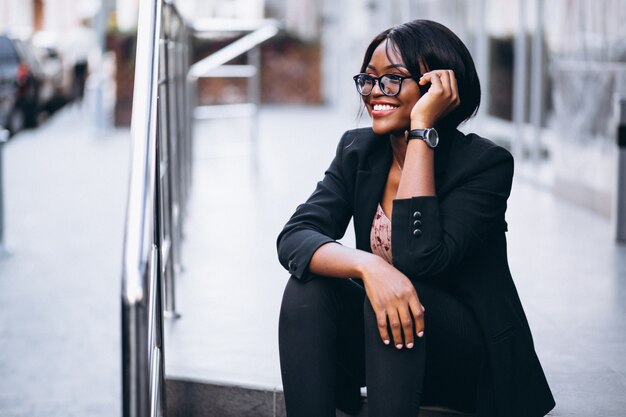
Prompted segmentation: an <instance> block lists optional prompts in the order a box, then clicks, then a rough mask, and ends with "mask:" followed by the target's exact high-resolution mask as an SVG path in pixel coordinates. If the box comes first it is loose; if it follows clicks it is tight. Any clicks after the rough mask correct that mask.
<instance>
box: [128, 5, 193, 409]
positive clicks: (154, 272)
mask: <svg viewBox="0 0 626 417" xmlns="http://www.w3.org/2000/svg"><path fill="white" fill-rule="evenodd" d="M139 16H141V19H139V25H138V34H137V59H136V66H135V87H134V93H133V115H132V122H131V136H132V166H131V177H130V188H129V195H128V207H127V213H126V228H125V236H124V254H123V257H124V259H123V271H122V362H123V363H122V397H123V399H122V403H123V406H122V408H123V415H124V416H125V417H131V416H132V417H145V416H162V415H164V414H165V395H164V389H165V384H164V375H165V372H164V347H163V317H164V315H165V316H167V315H169V316H176V313H175V303H174V275H175V273H176V271H177V270H180V242H181V240H182V217H183V214H184V213H185V211H186V201H187V198H188V194H189V186H190V182H191V162H192V160H191V129H190V125H191V108H192V107H191V104H190V102H189V99H190V90H189V87H188V85H187V73H188V70H189V37H190V35H191V31H190V29H189V25H187V23H186V22H185V21H184V19H183V18H182V17H181V16H180V14H179V13H178V11H177V10H176V7H175V6H174V5H173V4H172V2H171V1H164V0H141V2H140V8H139Z"/></svg>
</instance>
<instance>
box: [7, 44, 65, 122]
mask: <svg viewBox="0 0 626 417" xmlns="http://www.w3.org/2000/svg"><path fill="white" fill-rule="evenodd" d="M54 94H55V87H54V81H53V80H52V79H51V78H48V77H46V76H45V73H44V71H43V70H42V68H41V64H40V62H39V59H38V58H37V55H36V52H35V50H34V47H33V46H32V44H31V43H30V42H29V41H27V40H24V39H19V38H15V37H12V36H10V35H6V34H5V35H0V97H1V98H0V100H1V104H0V124H2V125H4V126H5V127H6V128H7V129H8V130H9V131H10V132H11V133H15V132H17V131H18V130H20V129H21V128H22V127H23V126H36V125H37V121H38V116H39V113H40V111H41V110H43V109H44V108H45V106H46V105H47V104H48V103H49V102H50V101H51V100H52V99H53V97H54Z"/></svg>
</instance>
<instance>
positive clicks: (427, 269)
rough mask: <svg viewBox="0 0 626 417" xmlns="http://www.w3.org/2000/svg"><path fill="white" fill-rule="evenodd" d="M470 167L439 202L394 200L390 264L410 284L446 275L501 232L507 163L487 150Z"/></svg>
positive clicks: (498, 152)
mask: <svg viewBox="0 0 626 417" xmlns="http://www.w3.org/2000/svg"><path fill="white" fill-rule="evenodd" d="M475 167H476V168H475V169H474V171H473V172H468V174H467V175H466V176H465V177H464V178H463V179H462V180H461V181H460V182H459V184H458V186H456V187H455V188H454V189H453V190H452V191H451V192H450V193H449V194H447V195H446V196H445V198H443V199H442V200H441V201H440V200H439V198H438V197H436V196H427V197H413V198H407V199H397V200H394V202H393V212H392V221H391V223H392V232H391V236H392V240H391V244H392V253H393V264H394V265H395V266H396V268H398V269H399V270H400V271H402V272H403V273H404V274H406V275H407V276H408V277H410V278H411V279H418V280H419V279H428V278H429V277H434V276H437V275H439V274H444V273H446V272H447V271H449V270H450V269H451V268H453V267H456V266H457V265H458V264H459V262H460V261H461V260H463V259H464V258H465V257H467V256H470V255H471V253H472V251H473V250H475V249H477V248H479V247H480V246H481V244H482V243H483V242H484V241H485V239H487V238H488V236H489V235H490V234H491V233H493V232H494V231H495V230H498V228H500V230H502V231H503V230H504V229H505V227H506V223H505V221H504V213H505V211H506V205H507V203H506V202H507V199H508V197H509V194H510V192H511V183H512V179H513V158H512V156H511V154H510V153H509V152H508V151H507V150H505V149H504V148H500V147H497V146H493V147H491V148H488V149H487V150H486V151H485V152H484V153H483V154H481V155H480V157H479V159H478V160H477V162H476V164H475Z"/></svg>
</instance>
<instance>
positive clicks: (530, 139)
mask: <svg viewBox="0 0 626 417" xmlns="http://www.w3.org/2000/svg"><path fill="white" fill-rule="evenodd" d="M322 4H323V5H324V7H323V8H322V10H321V14H322V19H321V21H322V30H321V41H322V46H323V57H324V58H323V63H324V75H325V76H324V80H325V81H324V88H325V90H324V97H325V99H326V102H328V103H330V104H332V105H335V106H339V107H342V108H346V109H353V108H356V105H355V103H358V98H355V93H354V91H353V90H354V87H353V85H352V80H351V75H353V74H354V73H356V72H357V71H358V67H359V65H360V60H361V57H362V54H363V52H364V51H365V48H366V46H367V44H368V42H369V40H370V39H371V38H372V37H373V36H374V35H375V34H377V33H379V32H380V30H382V29H384V28H386V27H389V26H391V25H394V24H398V23H401V22H403V21H407V20H411V19H415V18H420V19H432V20H436V21H439V22H441V23H443V24H445V25H446V26H448V27H450V28H451V29H452V30H453V31H454V32H455V33H456V34H457V35H459V37H460V38H461V39H462V40H463V41H464V42H465V43H466V45H467V46H468V48H469V49H470V51H471V52H472V55H473V57H474V60H475V63H476V66H477V70H478V72H479V76H480V78H481V81H482V82H481V87H482V90H483V101H482V106H481V110H480V112H479V116H480V117H479V119H478V120H477V121H476V122H475V123H473V124H472V125H471V128H472V129H474V130H477V131H479V133H483V134H484V135H485V136H488V137H492V138H494V139H497V140H499V141H501V142H502V143H504V144H506V145H507V146H509V147H510V148H511V150H512V151H513V153H514V154H515V156H516V159H517V161H518V166H519V167H520V169H518V175H524V176H527V177H528V178H531V179H532V180H533V181H538V182H540V183H542V184H544V185H546V186H548V187H551V188H552V189H553V190H554V191H555V192H557V193H559V194H561V195H563V196H564V197H566V198H569V199H571V200H573V201H575V202H577V203H579V204H581V205H584V206H586V207H589V208H592V209H594V210H596V211H598V212H599V213H602V214H604V215H607V216H610V215H612V213H611V211H612V207H613V201H614V199H615V197H616V195H617V191H616V181H615V178H616V172H617V171H616V170H617V167H616V151H617V150H616V145H615V134H616V128H617V126H616V123H617V113H616V112H617V107H616V106H615V102H616V97H617V96H619V95H622V96H626V25H624V22H626V1H625V0H599V1H594V2H591V1H587V0H550V1H543V0H517V1H510V2H504V1H501V0H418V1H409V0H387V1H382V0H376V1H369V0H346V1H344V2H341V3H337V2H335V1H333V0H325V1H323V2H322ZM355 114H356V111H355ZM524 161H528V163H527V164H524Z"/></svg>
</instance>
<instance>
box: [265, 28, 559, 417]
mask: <svg viewBox="0 0 626 417" xmlns="http://www.w3.org/2000/svg"><path fill="white" fill-rule="evenodd" d="M354 79H355V83H356V87H357V91H358V92H359V93H360V94H361V96H362V98H363V103H364V105H365V108H366V109H367V111H368V113H369V114H370V116H371V118H372V127H371V129H370V128H368V129H357V130H353V131H349V132H346V133H345V134H344V136H343V137H342V139H341V141H340V142H339V145H338V147H337V153H336V156H335V158H334V160H333V161H332V163H331V165H330V167H329V168H328V170H327V171H326V173H325V176H324V178H323V180H322V181H321V182H319V183H318V185H317V188H316V189H315V191H314V192H313V194H312V195H311V196H310V197H309V199H308V200H307V201H306V202H305V203H304V204H302V205H300V206H298V208H297V209H296V212H295V213H294V215H293V216H292V217H291V219H290V220H289V222H288V223H287V225H286V226H285V228H284V229H283V231H282V232H281V233H280V235H279V237H278V242H277V243H278V255H279V259H280V262H281V263H282V264H283V266H284V267H285V268H287V269H288V270H289V272H290V273H291V274H292V275H291V278H290V279H289V282H288V283H287V287H286V289H285V293H284V296H283V302H282V306H281V313H280V323H279V347H280V361H281V372H282V378H283V387H284V392H285V402H286V407H287V414H288V416H289V417H300V416H314V417H326V416H334V415H335V408H339V409H342V410H344V411H346V412H348V413H350V414H356V413H357V412H358V410H359V409H360V395H359V387H361V386H365V385H367V398H368V407H369V416H370V417H378V416H380V417H383V416H385V417H389V416H392V417H403V416H407V417H408V416H410V417H416V416H417V415H418V412H419V411H418V410H419V407H420V405H425V404H428V405H440V406H447V407H449V408H453V409H456V410H460V411H466V412H475V413H476V414H477V415H478V416H481V417H483V416H484V417H538V416H543V415H545V414H546V413H547V412H548V411H549V410H551V409H552V408H553V407H554V405H555V403H554V399H553V397H552V393H551V392H550V388H549V387H548V384H547V382H546V379H545V376H544V373H543V370H542V368H541V365H540V363H539V361H538V359H537V356H536V354H535V350H534V347H533V340H532V336H531V332H530V329H529V327H528V322H527V321H526V317H525V315H524V311H523V309H522V306H521V303H520V301H519V298H518V295H517V291H516V289H515V286H514V284H513V280H512V278H511V274H510V272H509V268H508V263H507V254H506V240H505V235H504V233H505V231H506V222H505V219H504V214H505V211H506V201H507V198H508V196H509V193H510V190H511V181H512V177H513V159H512V157H511V155H510V154H509V153H508V152H507V151H506V150H505V149H503V148H501V147H498V146H496V145H495V144H493V143H492V142H490V141H488V140H486V139H483V138H481V137H479V136H477V135H474V134H470V135H463V134H462V133H461V132H459V131H458V130H457V129H456V128H457V126H458V125H459V124H460V123H461V122H463V121H465V120H467V119H469V118H470V117H472V116H473V115H474V114H475V113H476V111H477V109H478V106H479V103H480V85H479V82H478V77H477V74H476V70H475V67H474V63H473V61H472V58H471V56H470V54H469V52H468V50H467V48H466V47H465V45H463V43H462V42H461V41H460V40H459V39H458V38H457V37H456V35H454V34H453V33H452V32H451V31H450V30H448V29H447V28H445V27H444V26H442V25H440V24H438V23H435V22H432V21H426V20H416V21H412V22H409V23H405V24H403V25H400V26H397V27H394V28H392V29H389V30H386V31H384V32H382V33H381V34H380V35H378V36H377V37H375V38H374V40H373V41H372V42H371V44H370V45H369V47H368V48H367V51H366V52H365V57H364V60H363V65H362V66H361V71H360V74H358V75H356V76H355V77H354ZM351 218H354V228H355V233H356V246H357V248H356V249H351V248H347V247H344V246H342V245H341V244H339V243H337V242H336V240H337V239H340V238H341V237H342V236H343V234H344V232H345V230H346V228H347V225H348V223H349V221H350V219H351Z"/></svg>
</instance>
